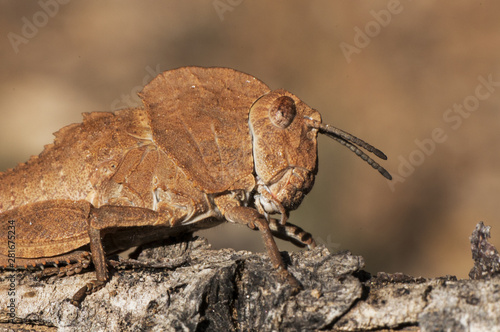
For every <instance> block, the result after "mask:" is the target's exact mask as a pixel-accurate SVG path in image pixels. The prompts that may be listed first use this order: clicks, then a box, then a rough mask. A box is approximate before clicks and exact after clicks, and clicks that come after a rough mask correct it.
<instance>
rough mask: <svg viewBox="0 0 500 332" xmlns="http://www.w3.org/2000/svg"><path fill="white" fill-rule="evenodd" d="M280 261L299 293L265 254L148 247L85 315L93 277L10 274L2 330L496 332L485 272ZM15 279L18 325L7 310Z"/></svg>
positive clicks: (94, 298) (315, 257)
mask: <svg viewBox="0 0 500 332" xmlns="http://www.w3.org/2000/svg"><path fill="white" fill-rule="evenodd" d="M478 227H479V225H478ZM483 227H484V226H483ZM481 230H482V231H484V228H481V229H479V231H481ZM487 231H489V230H487ZM477 232H478V229H476V233H477ZM483 233H484V232H483ZM484 234H486V233H484ZM488 234H489V233H488ZM476 235H477V234H476ZM473 237H474V235H473ZM477 238H478V237H477V236H476V239H477ZM482 238H484V239H486V238H487V236H483V237H482ZM473 240H474V239H473V238H471V241H473ZM485 241H486V240H485ZM483 247H487V248H489V250H490V251H489V253H490V252H491V247H488V246H484V242H483ZM476 248H478V246H476ZM479 256H481V255H479ZM483 256H484V255H482V256H481V257H483ZM490 256H491V255H490ZM283 257H284V259H285V261H286V262H287V263H288V265H289V269H290V271H291V272H292V274H293V275H294V276H295V277H296V278H297V279H298V280H299V281H300V282H301V283H302V284H303V286H304V290H303V291H301V292H299V293H298V294H296V295H293V294H292V293H291V288H290V287H289V286H287V285H286V284H284V283H282V282H280V280H279V279H278V277H277V275H276V274H275V273H273V270H272V267H271V265H270V263H269V260H268V259H267V257H266V255H265V254H254V253H250V252H246V251H238V252H236V251H234V250H230V249H223V250H211V249H210V248H209V246H208V245H207V244H206V242H205V241H204V240H203V239H199V238H197V239H195V240H192V241H181V242H179V243H177V244H172V245H163V246H158V247H150V248H146V249H145V250H143V251H142V253H141V254H140V255H139V256H138V257H137V260H129V261H124V262H121V264H120V265H119V266H117V267H116V268H115V269H114V270H113V271H112V278H111V281H110V282H109V283H108V284H107V285H106V287H105V288H104V289H102V290H100V291H98V292H97V293H95V294H92V295H90V296H88V297H87V298H86V299H85V301H84V302H83V303H82V305H81V307H80V308H76V307H74V306H73V305H72V304H70V301H69V299H70V298H71V297H72V295H73V294H74V293H75V291H76V290H78V289H79V288H80V287H81V286H83V285H84V284H85V283H86V282H87V281H89V280H91V279H92V278H93V277H94V275H93V272H89V273H82V274H80V275H75V276H71V277H65V278H50V279H47V280H36V279H35V278H34V276H33V274H32V273H29V272H15V273H14V272H11V271H4V272H2V273H1V274H0V294H2V296H0V308H1V311H0V322H1V324H0V330H2V329H3V330H8V328H26V326H27V325H24V326H21V325H20V324H21V323H24V324H35V325H36V326H34V328H35V329H36V330H40V329H41V328H42V327H43V328H45V330H46V331H50V330H57V329H60V330H82V331H83V330H106V331H129V330H133V331H139V330H153V331H182V330H185V331H196V330H197V331H248V330H255V331H257V330H258V331H272V330H287V331H288V330H290V331H294V330H297V331H315V330H333V331H358V330H368V329H369V330H376V331H377V330H385V329H398V330H403V331H500V327H499V326H500V301H499V300H500V278H497V277H495V276H492V275H488V274H487V273H486V274H485V273H481V275H483V276H485V275H487V276H488V279H486V280H456V278H454V277H445V278H438V279H423V278H413V277H409V276H405V275H403V274H393V275H388V274H385V273H379V274H377V275H376V276H370V275H369V274H368V273H366V272H364V271H363V270H362V268H363V265H364V262H363V259H362V258H361V257H359V256H353V255H352V254H351V253H349V252H342V253H337V254H331V253H330V252H328V250H327V249H326V248H324V247H319V248H317V249H315V250H312V251H301V252H294V253H283ZM483 263H484V262H483ZM131 266H134V268H132V267H131ZM151 266H154V267H151ZM482 266H483V267H486V266H487V264H486V263H484V264H482ZM12 275H14V276H15V278H16V283H15V287H14V289H15V292H16V297H15V314H16V318H15V320H14V324H13V323H12V322H9V320H10V317H9V316H8V313H9V311H8V310H7V311H6V309H5V308H7V305H8V303H9V301H10V299H11V298H12V297H10V296H8V295H7V294H8V288H9V287H10V282H9V279H8V278H10V277H11V276H12Z"/></svg>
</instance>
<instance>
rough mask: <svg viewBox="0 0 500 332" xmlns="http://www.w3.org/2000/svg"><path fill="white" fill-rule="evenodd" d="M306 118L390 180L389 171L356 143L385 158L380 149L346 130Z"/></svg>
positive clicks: (312, 125) (311, 124) (313, 125)
mask: <svg viewBox="0 0 500 332" xmlns="http://www.w3.org/2000/svg"><path fill="white" fill-rule="evenodd" d="M306 119H307V120H309V121H310V126H311V127H313V128H316V129H318V130H319V132H320V133H322V134H325V135H326V136H328V137H330V138H333V139H334V140H336V141H337V142H339V143H340V144H342V145H343V146H345V147H347V148H348V149H349V150H351V151H352V152H354V153H355V154H356V155H357V156H358V157H360V158H361V159H363V160H364V161H366V162H367V163H368V165H370V166H371V167H373V168H374V169H376V170H377V171H379V172H380V174H382V175H383V176H384V177H385V178H386V179H389V180H392V176H391V174H389V172H387V170H386V169H385V168H383V167H382V166H380V165H379V164H377V162H375V161H374V160H373V159H371V158H370V157H368V155H366V153H364V152H363V151H362V150H361V149H359V148H358V147H357V146H356V145H359V146H360V147H362V148H364V149H365V150H366V151H368V152H371V153H373V154H374V155H376V156H377V157H379V158H380V159H383V160H387V156H386V155H385V154H384V153H383V152H382V151H380V150H379V149H376V148H375V147H374V146H372V145H370V144H368V143H366V142H365V141H363V140H361V139H359V138H357V137H356V136H353V135H351V134H349V133H348V132H345V131H343V130H341V129H338V128H335V127H333V126H330V125H328V124H323V123H321V122H319V121H316V120H314V119H311V118H309V117H306Z"/></svg>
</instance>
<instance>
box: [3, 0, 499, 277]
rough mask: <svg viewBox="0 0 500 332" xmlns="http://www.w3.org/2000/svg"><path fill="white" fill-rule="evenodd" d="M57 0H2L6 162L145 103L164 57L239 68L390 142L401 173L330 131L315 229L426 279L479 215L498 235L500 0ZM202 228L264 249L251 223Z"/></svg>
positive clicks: (308, 225)
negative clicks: (383, 172) (74, 128)
mask: <svg viewBox="0 0 500 332" xmlns="http://www.w3.org/2000/svg"><path fill="white" fill-rule="evenodd" d="M60 2H61V3H59V2H56V0H41V1H39V2H37V1H33V2H29V3H28V2H16V1H0V4H1V11H0V30H1V32H2V38H1V41H0V57H1V62H0V96H1V98H0V169H1V170H5V169H7V168H9V167H13V166H14V165H15V164H16V163H18V162H21V161H25V160H27V159H28V158H29V156H30V155H33V154H38V153H39V152H41V150H42V147H43V145H44V144H47V143H49V142H51V141H52V139H53V137H52V132H54V131H56V130H58V129H59V128H61V127H62V126H64V125H67V124H70V123H72V122H80V121H81V115H80V113H82V112H91V111H112V110H115V109H118V108H123V107H129V106H135V105H138V104H139V99H138V98H137V97H136V95H135V94H136V92H137V91H139V90H140V88H141V87H142V86H143V84H144V83H145V82H148V81H149V80H150V79H151V78H152V77H153V76H154V75H156V73H157V72H158V71H163V70H168V69H173V68H176V67H180V66H186V65H201V66H225V67H232V68H235V69H238V70H241V71H244V72H247V73H250V74H252V75H254V76H256V77H258V78H259V79H261V80H263V81H264V82H266V83H267V84H268V85H269V86H270V87H271V88H285V89H287V90H289V91H291V92H293V93H294V94H296V95H297V96H299V97H300V98H302V100H304V101H305V102H306V103H308V104H309V105H310V106H311V107H313V108H315V109H317V110H319V111H320V112H321V113H322V115H323V119H324V121H325V122H327V123H329V124H332V125H335V126H338V127H339V128H342V129H344V130H346V131H349V132H351V133H353V134H355V135H357V136H359V137H361V138H362V139H364V140H366V141H368V142H370V143H371V144H373V145H375V146H377V147H379V148H380V149H382V150H383V151H384V152H385V153H386V154H387V155H388V156H389V160H388V161H386V162H382V165H383V166H384V167H386V168H387V169H388V170H389V171H390V172H391V173H392V174H393V176H395V178H396V181H393V183H392V185H389V183H388V181H386V180H385V179H384V178H383V177H382V176H380V175H379V174H378V173H377V172H376V171H374V170H373V169H371V168H370V167H369V166H368V165H367V164H365V163H364V162H362V161H361V160H360V159H359V158H357V157H356V156H355V155H354V154H352V153H351V152H349V151H348V150H347V149H345V148H344V147H342V146H340V145H339V144H337V143H336V142H334V141H332V140H330V139H328V138H327V137H320V138H319V141H320V142H319V155H320V157H319V158H320V163H319V175H318V177H317V179H316V185H315V187H314V189H313V191H312V192H311V193H310V194H309V196H308V197H307V198H306V199H305V201H304V203H303V204H302V206H301V207H300V208H299V209H298V210H297V211H295V212H293V213H291V218H290V219H291V221H292V222H294V223H296V224H298V225H300V226H302V227H304V228H305V229H307V230H308V231H310V232H311V233H312V234H314V235H315V236H316V238H317V240H318V242H320V243H323V244H326V245H327V246H328V247H329V248H330V249H331V250H334V251H336V250H346V249H348V250H351V251H352V252H353V253H355V254H359V255H362V256H364V257H365V259H366V263H367V270H368V271H370V272H377V271H385V272H405V273H408V274H412V275H421V276H426V277H431V276H439V275H445V274H453V275H457V276H458V277H466V276H467V273H468V271H469V269H470V268H471V266H472V261H471V254H470V245H469V235H470V233H471V232H472V230H473V229H474V227H475V225H476V223H477V222H478V221H480V220H483V221H484V222H485V223H486V224H487V225H492V226H493V230H492V233H493V234H492V235H493V243H494V244H496V245H497V246H500V203H499V200H498V198H499V195H500V158H499V150H500V131H499V128H500V121H499V120H500V112H499V111H500V110H499V105H500V86H498V85H500V84H499V83H496V82H500V67H499V63H500V42H499V40H500V39H499V32H500V30H499V29H500V21H499V20H498V13H499V12H500V3H498V2H494V1H469V2H466V3H465V2H463V3H462V2H457V3H453V4H451V3H449V2H447V3H439V4H435V2H434V1H405V0H402V1H400V2H398V1H394V0H388V1H365V2H363V3H360V2H357V1H356V2H354V1H326V0H324V1H291V0H287V1H272V2H271V1H241V0H216V1H163V2H159V1H141V2H138V1H109V2H104V3H103V4H101V2H98V1H86V2H69V3H67V4H62V2H63V1H62V0H60ZM64 2H67V1H64ZM360 31H361V32H360ZM485 80H486V81H488V80H490V81H492V82H493V83H490V84H489V85H488V86H485V85H484V83H481V82H483V81H485ZM495 84H496V85H495ZM479 85H480V87H478V86H479ZM478 98H479V99H478ZM464 103H465V106H462V109H463V111H461V112H462V113H459V112H456V111H454V110H453V107H454V105H456V106H455V109H456V110H458V108H459V107H461V106H460V105H464ZM468 110H470V111H468ZM460 114H463V115H460ZM433 132H434V134H433ZM433 135H434V141H433V142H434V143H430V142H431V139H433ZM416 141H417V142H421V144H420V145H421V146H423V147H419V146H418V145H417V143H416ZM422 142H423V143H422ZM432 145H434V148H432ZM205 235H206V236H207V237H208V238H209V239H210V241H211V242H212V243H213V244H214V245H215V246H216V247H234V248H236V249H250V250H262V248H263V247H262V245H261V239H260V236H259V234H258V233H257V232H251V231H250V230H248V229H246V228H244V227H238V226H232V225H226V226H221V227H219V228H216V229H212V230H210V231H208V232H206V233H205ZM279 246H280V248H281V249H284V250H285V249H286V250H292V249H293V250H295V249H294V247H293V246H292V245H289V244H287V243H284V242H280V243H279Z"/></svg>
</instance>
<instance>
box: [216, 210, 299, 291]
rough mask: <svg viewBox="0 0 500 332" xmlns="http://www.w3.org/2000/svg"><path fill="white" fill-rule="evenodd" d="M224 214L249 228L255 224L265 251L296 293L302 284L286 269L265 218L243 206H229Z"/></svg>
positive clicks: (229, 219) (230, 219)
mask: <svg viewBox="0 0 500 332" xmlns="http://www.w3.org/2000/svg"><path fill="white" fill-rule="evenodd" d="M224 216H225V217H226V219H227V220H228V221H231V222H234V223H238V224H244V225H247V226H249V227H250V228H254V227H255V226H256V227H257V228H258V229H259V230H260V232H261V234H262V239H263V240H264V245H265V246H266V249H267V253H268V255H269V258H270V259H271V263H272V264H273V268H275V269H276V270H277V272H278V274H279V275H280V276H281V278H282V279H283V280H285V281H287V282H288V283H289V284H290V286H292V292H293V293H294V294H296V293H298V292H299V291H300V290H301V289H302V286H301V284H300V283H299V281H298V280H297V279H295V277H294V276H293V275H292V274H291V273H290V272H289V271H288V270H287V268H286V266H285V263H284V262H283V259H282V258H281V255H280V251H279V249H278V246H277V245H276V242H275V241H274V238H273V235H272V233H271V229H270V228H269V224H268V222H267V220H266V219H265V218H264V216H262V215H261V214H260V213H259V212H258V211H257V210H255V209H252V208H249V207H244V206H229V207H227V208H226V209H225V212H224Z"/></svg>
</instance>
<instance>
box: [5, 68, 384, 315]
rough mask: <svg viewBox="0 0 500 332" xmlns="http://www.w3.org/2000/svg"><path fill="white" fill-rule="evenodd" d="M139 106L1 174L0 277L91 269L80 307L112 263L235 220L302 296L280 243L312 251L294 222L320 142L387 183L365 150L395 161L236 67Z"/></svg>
mask: <svg viewBox="0 0 500 332" xmlns="http://www.w3.org/2000/svg"><path fill="white" fill-rule="evenodd" d="M139 96H140V97H141V99H142V101H143V104H144V105H143V107H141V108H131V109H122V110H119V111H116V112H114V113H111V112H108V113H99V112H95V113H85V114H84V118H83V122H82V123H79V124H72V125H69V126H66V127H64V128H62V129H61V130H59V131H58V132H56V133H55V134H54V135H55V140H54V143H53V144H49V145H46V146H45V148H44V150H43V152H42V153H41V154H40V155H39V156H34V157H31V159H29V160H28V161H27V162H26V163H22V164H19V165H17V166H16V167H15V168H13V169H9V170H7V171H6V172H4V173H1V174H0V266H2V267H3V268H14V269H16V268H27V267H40V268H43V267H45V268H44V270H43V275H53V274H57V275H59V276H64V275H72V274H74V273H79V272H81V271H82V269H84V268H86V267H88V266H89V265H90V263H93V265H94V267H95V271H96V280H93V281H92V282H89V283H88V284H87V285H85V286H83V287H82V288H81V289H80V290H79V291H78V292H77V293H76V294H75V296H74V297H73V299H72V303H74V304H75V305H78V304H79V303H81V301H82V300H83V299H84V298H85V296H86V295H88V294H91V293H92V292H95V291H97V290H99V289H100V288H102V287H103V286H104V285H105V283H106V282H107V281H108V280H109V278H110V276H109V272H108V262H107V260H106V256H107V255H110V254H112V253H116V252H119V251H122V250H125V249H128V248H130V247H132V246H138V245H141V244H145V243H147V242H151V241H155V240H158V239H162V238H167V237H172V236H176V235H178V234H183V233H189V232H194V231H196V230H199V229H203V228H207V227H213V226H216V225H218V224H220V223H222V222H226V221H227V222H232V223H236V224H244V225H247V226H248V227H250V228H251V229H255V230H259V231H260V232H261V234H262V237H263V239H264V243H265V246H266V249H267V252H268V255H269V258H270V260H271V263H272V264H273V267H274V268H275V269H276V271H277V273H278V275H279V276H280V277H281V278H282V280H284V281H285V282H288V283H289V284H290V285H291V286H292V288H293V290H294V291H298V290H300V288H301V285H300V283H299V282H298V281H297V280H296V279H295V278H294V277H293V275H292V274H290V272H288V270H287V269H286V267H285V264H284V263H283V260H282V258H281V256H280V252H279V250H278V247H277V245H276V243H275V241H274V238H273V237H274V236H276V237H279V238H284V239H288V240H290V241H292V242H294V243H296V244H298V245H300V246H308V247H314V246H315V243H314V240H313V238H312V236H311V235H310V234H309V233H307V232H305V231H303V230H302V229H301V228H299V227H298V226H295V225H293V224H291V223H289V222H288V221H287V219H288V214H289V211H291V210H294V209H296V208H297V207H298V206H299V205H300V203H301V202H302V199H303V198H304V196H305V195H306V194H307V193H308V192H309V191H310V190H311V188H312V186H313V184H314V178H315V175H316V173H317V134H318V132H319V133H322V134H325V135H327V136H328V137H330V138H332V139H334V140H336V141H337V142H339V143H341V144H342V145H344V146H346V147H348V148H349V149H350V150H352V151H353V152H354V153H356V154H357V155H358V156H359V157H361V158H362V159H363V160H365V161H366V162H367V163H368V164H370V165H371V166H372V167H373V168H375V169H377V170H378V171H379V172H380V173H381V174H382V175H383V176H384V177H386V178H387V179H391V175H390V174H389V173H388V172H387V171H386V170H385V169H384V168H383V167H381V166H380V165H379V164H377V163H376V162H375V161H374V160H373V159H371V158H370V157H368V156H367V155H366V154H365V152H363V151H362V150H361V149H360V148H364V149H365V150H366V151H368V152H371V153H373V154H374V155H376V156H377V157H380V158H382V159H387V157H386V156H385V155H384V154H383V153H382V152H381V151H380V150H378V149H376V148H374V147H373V146H371V145H370V144H368V143H366V142H364V141H362V140H360V139H359V138H357V137H355V136H353V135H351V134H349V133H347V132H345V131H342V130H340V129H337V128H335V127H333V126H330V125H327V124H324V123H322V122H321V116H320V114H319V113H318V112H317V111H316V110H314V109H312V108H310V107H309V106H307V105H306V104H305V103H303V102H302V101H301V100H300V99H299V98H297V97H296V96H295V95H293V94H292V93H290V92H288V91H285V90H283V89H278V90H270V88H269V87H267V86H266V85H265V84H264V83H263V82H261V81H259V80H258V79H256V78H255V77H253V76H250V75H247V74H244V73H241V72H238V71H236V70H233V69H229V68H201V67H183V68H178V69H175V70H170V71H166V72H163V73H161V74H159V75H158V76H157V77H156V78H154V79H153V80H152V81H151V82H150V83H149V84H148V85H146V86H145V87H144V89H143V90H142V91H141V92H140V93H139ZM271 215H278V216H279V218H272V217H271ZM53 265H55V267H52V266H53Z"/></svg>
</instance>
